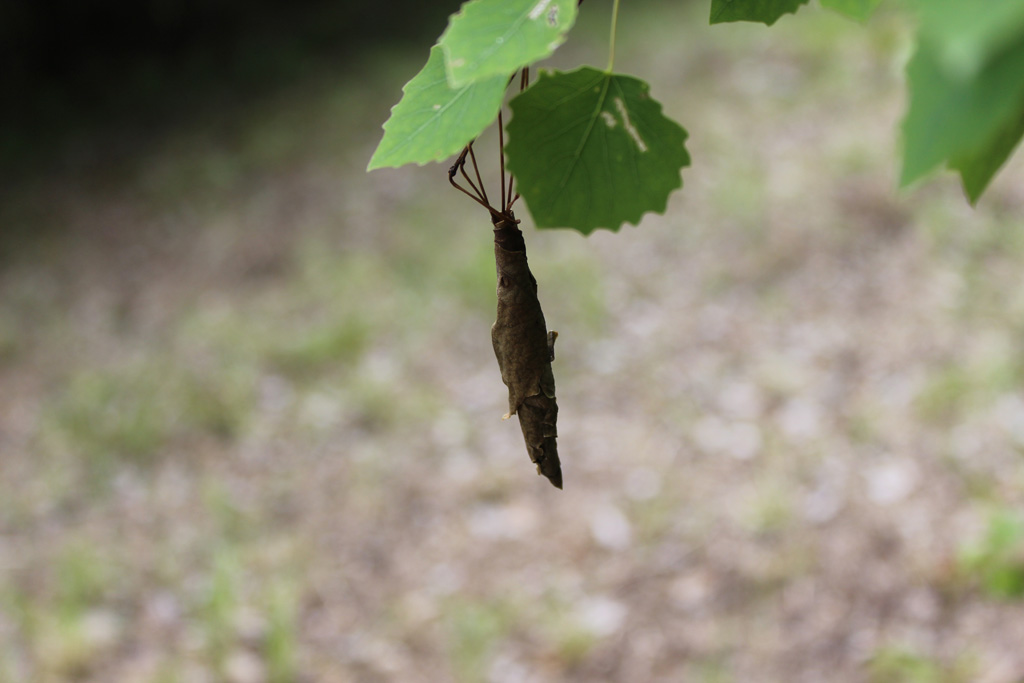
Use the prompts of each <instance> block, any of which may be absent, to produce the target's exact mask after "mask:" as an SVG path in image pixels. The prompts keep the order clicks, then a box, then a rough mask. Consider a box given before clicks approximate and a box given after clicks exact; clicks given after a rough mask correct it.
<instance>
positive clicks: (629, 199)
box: [505, 67, 690, 234]
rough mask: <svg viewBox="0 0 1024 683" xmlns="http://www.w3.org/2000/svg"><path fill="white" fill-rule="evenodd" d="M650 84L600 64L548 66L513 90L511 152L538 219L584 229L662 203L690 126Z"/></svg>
mask: <svg viewBox="0 0 1024 683" xmlns="http://www.w3.org/2000/svg"><path fill="white" fill-rule="evenodd" d="M648 89H649V88H648V85H647V84H646V83H644V82H643V81H640V80H638V79H636V78H633V77H631V76H623V75H619V74H611V73H608V72H605V71H598V70H596V69H593V68H591V67H582V68H580V69H577V70H575V71H570V72H568V73H565V72H558V71H555V72H549V71H544V72H541V76H540V78H539V79H538V81H537V82H536V83H534V84H533V85H532V86H531V87H529V88H527V89H526V91H524V92H523V93H521V94H520V95H518V96H517V97H516V98H514V99H513V100H512V102H511V104H510V106H511V107H512V113H513V117H512V121H511V122H509V124H508V144H507V145H506V147H505V152H506V155H507V157H508V168H509V170H510V171H511V172H512V173H514V174H515V176H516V180H517V190H518V191H519V193H520V194H521V195H522V196H523V199H525V200H526V204H527V205H528V206H529V208H530V213H531V214H532V215H533V219H534V222H535V223H536V224H537V227H539V228H553V227H569V228H575V229H577V230H579V231H580V232H582V233H583V234H589V233H590V232H592V231H593V230H594V229H596V228H610V229H612V230H617V229H618V228H619V227H620V226H621V225H622V224H623V223H625V222H629V223H633V224H636V223H639V222H640V218H641V217H642V216H643V214H644V213H646V212H648V211H656V212H658V213H662V212H664V211H665V206H666V204H667V202H668V196H669V194H671V193H672V191H673V190H675V189H677V188H679V187H681V186H682V184H683V183H682V179H681V177H680V169H681V168H682V167H684V166H687V165H689V163H690V155H689V154H688V153H687V152H686V148H685V146H684V142H685V141H686V131H685V130H683V128H682V127H681V126H679V124H677V123H675V122H674V121H672V120H670V119H668V118H665V116H664V115H663V114H662V113H661V105H660V104H659V103H658V102H656V101H655V100H653V99H651V97H650V95H649V94H648Z"/></svg>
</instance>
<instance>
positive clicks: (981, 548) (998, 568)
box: [957, 510, 1024, 600]
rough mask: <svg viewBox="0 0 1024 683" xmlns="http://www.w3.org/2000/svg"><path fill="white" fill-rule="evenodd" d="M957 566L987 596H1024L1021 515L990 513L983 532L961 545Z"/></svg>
mask: <svg viewBox="0 0 1024 683" xmlns="http://www.w3.org/2000/svg"><path fill="white" fill-rule="evenodd" d="M957 566H958V569H959V572H960V574H961V575H962V576H963V577H964V578H966V579H967V580H969V581H970V582H972V583H975V582H976V583H977V585H978V586H979V587H980V588H981V590H982V591H983V592H984V593H985V594H986V595H988V596H989V597H992V598H996V599H999V600H1019V599H1020V598H1022V597H1024V515H1022V514H1021V513H1018V512H1011V511H1009V510H1000V511H997V512H995V513H993V514H992V515H991V517H990V518H989V521H988V526H987V528H986V530H985V533H984V535H983V536H982V537H981V538H979V539H976V540H974V541H972V542H969V543H967V544H965V545H964V546H963V547H962V548H961V550H960V554H959V558H958V562H957Z"/></svg>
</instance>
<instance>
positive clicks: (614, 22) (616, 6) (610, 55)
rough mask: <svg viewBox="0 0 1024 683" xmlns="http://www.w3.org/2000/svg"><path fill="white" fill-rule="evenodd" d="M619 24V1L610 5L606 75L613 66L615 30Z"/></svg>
mask: <svg viewBox="0 0 1024 683" xmlns="http://www.w3.org/2000/svg"><path fill="white" fill-rule="evenodd" d="M618 23H619V0H615V4H614V5H612V35H611V38H610V39H609V40H608V69H607V71H608V73H611V72H612V68H613V67H614V66H615V29H616V28H617V26H618Z"/></svg>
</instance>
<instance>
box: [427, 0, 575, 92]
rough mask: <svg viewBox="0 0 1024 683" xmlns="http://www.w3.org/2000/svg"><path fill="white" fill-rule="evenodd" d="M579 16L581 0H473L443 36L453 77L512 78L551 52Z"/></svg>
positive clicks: (453, 80) (457, 83)
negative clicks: (517, 71) (578, 1)
mask: <svg viewBox="0 0 1024 683" xmlns="http://www.w3.org/2000/svg"><path fill="white" fill-rule="evenodd" d="M575 21H576V0H472V1H471V2H467V3H466V4H465V5H463V7H462V9H461V10H460V11H459V12H458V14H455V15H454V16H453V17H452V18H451V22H450V23H449V25H448V29H447V30H446V31H445V32H444V35H442V36H441V40H440V43H439V44H440V45H441V47H442V48H444V56H445V65H446V67H447V72H448V82H449V84H450V85H451V86H452V87H461V86H463V85H466V84H467V83H475V82H477V81H479V80H481V79H485V78H490V77H492V76H497V75H499V74H500V75H502V76H504V77H505V78H508V77H509V76H510V75H511V74H513V73H515V71H516V70H517V69H519V68H520V67H523V66H526V65H527V64H531V63H533V62H536V61H539V60H541V59H544V58H545V57H548V56H550V55H551V53H553V52H554V51H555V49H556V48H557V47H558V46H559V45H561V44H562V43H563V42H564V41H565V35H566V33H568V31H569V29H570V28H572V25H573V23H574V22H575Z"/></svg>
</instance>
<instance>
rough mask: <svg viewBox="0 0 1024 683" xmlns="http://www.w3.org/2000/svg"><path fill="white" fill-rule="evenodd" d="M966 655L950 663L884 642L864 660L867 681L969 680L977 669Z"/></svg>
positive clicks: (955, 682) (960, 682)
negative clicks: (868, 658) (866, 668)
mask: <svg viewBox="0 0 1024 683" xmlns="http://www.w3.org/2000/svg"><path fill="white" fill-rule="evenodd" d="M975 668H976V667H975V666H974V663H973V661H972V659H971V658H970V657H964V656H961V657H958V658H957V660H956V661H955V662H953V663H952V664H948V663H944V662H941V661H938V660H936V659H933V658H931V657H927V656H924V655H920V654H917V653H915V652H913V651H911V650H909V649H907V648H904V647H899V646H893V645H886V646H884V647H882V648H879V649H878V650H877V651H876V652H875V653H874V655H873V656H872V657H871V659H870V660H869V662H868V675H869V679H868V680H869V681H870V682H871V683H969V681H973V680H976V675H977V673H978V672H977V671H976V670H975Z"/></svg>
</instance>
